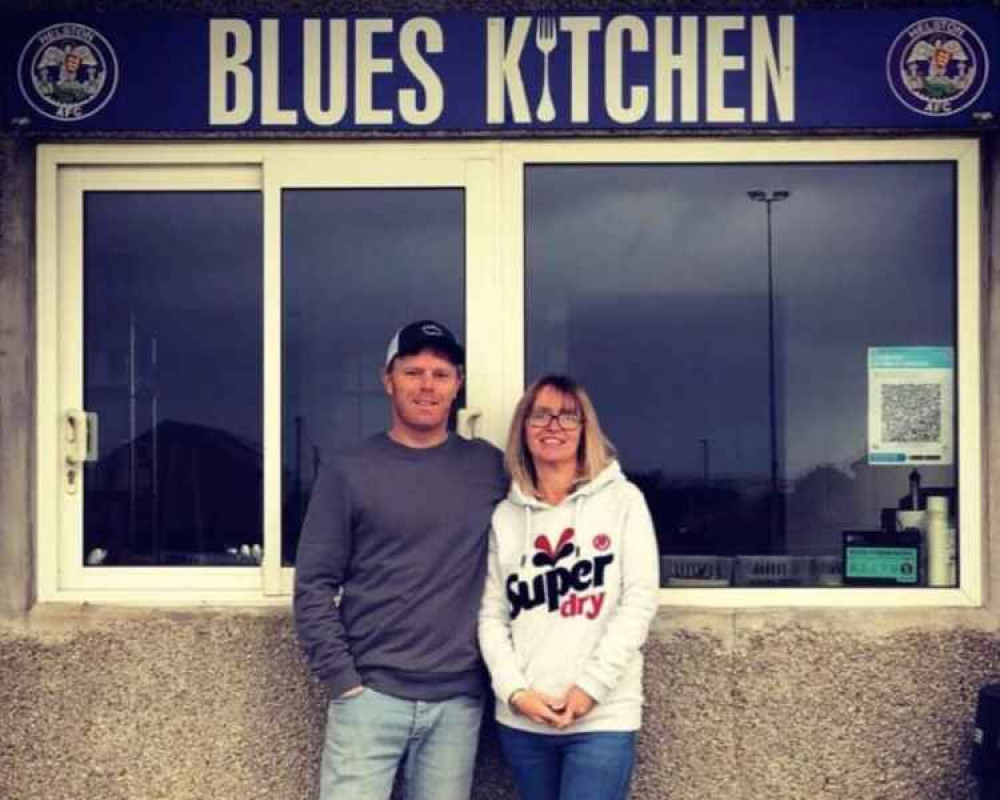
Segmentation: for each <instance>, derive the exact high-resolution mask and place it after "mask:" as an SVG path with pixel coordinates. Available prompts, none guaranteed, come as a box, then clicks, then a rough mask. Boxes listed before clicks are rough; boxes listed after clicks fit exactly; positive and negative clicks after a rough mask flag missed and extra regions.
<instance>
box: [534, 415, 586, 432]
mask: <svg viewBox="0 0 1000 800" xmlns="http://www.w3.org/2000/svg"><path fill="white" fill-rule="evenodd" d="M552 420H555V421H556V422H558V423H559V427H560V428H562V429H563V430H564V431H575V430H576V429H577V428H579V427H580V426H581V425H582V424H583V417H581V416H580V415H579V414H578V413H577V412H575V411H560V412H558V413H555V414H553V413H552V412H551V411H541V410H538V411H532V412H531V413H530V414H528V424H529V425H530V426H531V427H532V428H547V427H548V426H549V423H550V422H551V421H552Z"/></svg>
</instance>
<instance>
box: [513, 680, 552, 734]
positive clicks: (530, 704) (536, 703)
mask: <svg viewBox="0 0 1000 800" xmlns="http://www.w3.org/2000/svg"><path fill="white" fill-rule="evenodd" d="M510 704H511V705H512V706H513V707H514V710H515V711H516V712H517V713H518V714H522V715H523V716H525V717H527V718H528V719H530V720H531V721H532V722H537V723H538V724H539V725H550V726H552V727H554V728H555V727H559V726H558V722H559V719H560V712H562V711H563V702H562V701H561V700H558V699H557V698H555V697H550V696H549V695H546V694H542V693H541V692H537V691H535V690H534V689H521V690H520V691H519V692H515V693H514V696H513V697H512V698H511V703H510Z"/></svg>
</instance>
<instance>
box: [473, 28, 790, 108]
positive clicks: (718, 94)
mask: <svg viewBox="0 0 1000 800" xmlns="http://www.w3.org/2000/svg"><path fill="white" fill-rule="evenodd" d="M537 25H538V18H533V17H516V18H514V19H513V20H508V19H505V18H501V17H493V18H490V19H488V20H487V23H486V27H487V56H486V71H487V75H486V88H487V103H486V121H487V123H489V124H491V125H503V124H506V123H517V124H530V123H533V122H537V121H538V120H537V118H535V117H533V116H532V111H531V108H532V106H531V103H530V99H531V98H529V97H528V94H527V92H526V90H525V80H524V71H523V70H525V69H526V67H525V66H524V65H523V63H522V57H523V56H525V54H526V51H527V52H530V51H531V45H530V43H531V42H532V41H533V40H534V37H535V36H536V33H535V28H536V27H537ZM602 25H603V29H602ZM558 31H559V33H560V34H561V35H560V37H559V42H558V44H557V47H561V48H563V49H565V50H567V51H568V56H563V58H564V59H568V64H569V78H570V80H569V86H564V87H560V86H559V85H558V82H557V79H553V81H554V85H553V94H554V96H555V104H556V107H557V109H559V110H558V113H557V116H556V119H557V120H563V121H565V120H566V118H567V108H565V106H567V105H568V112H569V113H568V118H569V121H572V122H573V123H578V124H580V123H582V124H586V123H589V122H594V121H596V120H595V117H594V114H593V113H592V112H593V109H591V107H590V105H591V104H590V99H591V91H590V90H591V78H592V69H591V65H592V62H593V57H592V56H593V52H592V51H593V49H594V43H595V40H596V41H597V42H600V43H601V44H603V49H602V51H600V52H603V59H604V63H603V65H601V66H603V69H602V70H601V73H603V81H604V85H603V87H602V88H603V93H602V96H603V101H604V114H606V115H607V117H608V118H609V119H610V120H611V121H613V122H616V123H618V124H621V125H630V124H637V123H642V122H645V121H652V122H656V123H670V122H675V121H680V122H687V123H699V122H701V123H713V124H733V123H744V122H746V121H747V120H748V119H749V120H750V121H753V122H755V123H766V122H794V121H795V20H794V18H793V17H792V16H788V15H783V16H780V17H778V18H777V28H776V36H777V42H775V38H774V34H773V33H772V24H771V23H770V22H769V21H768V18H766V17H763V16H752V17H747V16H744V15H736V14H726V15H708V16H704V17H698V16H694V15H681V16H674V15H662V16H657V17H654V18H653V19H652V20H649V19H645V18H642V17H639V16H636V15H619V16H615V17H611V18H609V19H607V20H606V21H605V20H603V19H602V18H601V17H596V16H567V17H562V18H559V24H558ZM702 48H704V49H702ZM627 64H628V65H632V69H628V68H627V67H626V65H627ZM532 68H533V69H534V68H535V67H532ZM599 68H600V67H599ZM643 68H645V71H644V69H643ZM738 73H742V75H743V76H744V81H743V84H746V85H749V93H746V92H737V91H736V90H735V89H733V88H732V83H733V81H732V80H729V79H730V78H735V77H736V76H737V74H738ZM563 74H564V75H565V73H563ZM599 74H600V73H599ZM629 74H650V75H651V76H652V77H651V79H650V81H651V85H643V83H642V82H641V80H640V79H636V78H634V77H633V78H631V79H628V78H627V77H626V76H627V75H629ZM532 77H535V76H532ZM564 80H565V79H564ZM627 80H630V81H631V82H630V83H628V84H627V83H626V82H627ZM531 85H532V86H537V84H531ZM738 85H739V84H738ZM532 91H534V88H533V89H532ZM651 93H652V97H651V96H650V95H651ZM772 99H773V111H774V113H773V114H772V104H771V101H772ZM560 101H561V102H562V105H563V106H564V107H563V108H560ZM650 117H652V119H650ZM598 119H599V117H598Z"/></svg>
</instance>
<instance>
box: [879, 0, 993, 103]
mask: <svg viewBox="0 0 1000 800" xmlns="http://www.w3.org/2000/svg"><path fill="white" fill-rule="evenodd" d="M989 69H990V65H989V58H988V57H987V55H986V48H985V47H984V46H983V42H982V40H981V39H980V38H979V36H977V35H976V32H975V31H974V30H972V28H970V27H969V26H968V25H966V24H965V23H963V22H959V21H958V20H954V19H950V18H948V17H929V18H927V19H922V20H920V21H919V22H915V23H913V24H912V25H910V26H908V27H907V28H906V29H905V30H904V31H903V32H902V33H900V34H899V36H897V37H896V40H895V41H894V42H893V43H892V47H891V48H890V50H889V57H888V59H887V61H886V73H887V77H888V80H889V86H890V87H891V88H892V91H893V94H895V95H896V97H897V98H898V99H899V101H900V102H901V103H903V105H905V106H906V107H907V108H909V109H911V110H912V111H916V112H917V113H918V114H924V115H926V116H931V117H945V116H950V115H952V114H957V113H958V112H959V111H962V110H964V109H966V108H968V107H969V106H970V105H971V104H972V103H973V102H975V100H976V98H977V97H979V95H980V93H981V92H982V91H983V88H984V87H985V86H986V78H987V77H988V75H989Z"/></svg>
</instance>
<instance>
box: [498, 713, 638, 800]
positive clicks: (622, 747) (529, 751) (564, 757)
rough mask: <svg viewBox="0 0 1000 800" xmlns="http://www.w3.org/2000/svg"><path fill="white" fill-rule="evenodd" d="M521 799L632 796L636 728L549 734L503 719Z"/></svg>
mask: <svg viewBox="0 0 1000 800" xmlns="http://www.w3.org/2000/svg"><path fill="white" fill-rule="evenodd" d="M497 731H498V735H499V738H500V746H501V747H502V748H503V752H504V755H505V756H506V757H507V763H508V764H510V767H511V770H513V772H514V782H515V783H516V784H517V790H518V792H519V793H520V796H521V800H626V798H627V797H628V788H629V780H630V779H631V777H632V765H633V763H634V762H635V740H636V732H635V731H595V732H594V733H568V734H545V733H528V732H527V731H521V730H517V729H516V728H509V727H507V726H506V725H497Z"/></svg>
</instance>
